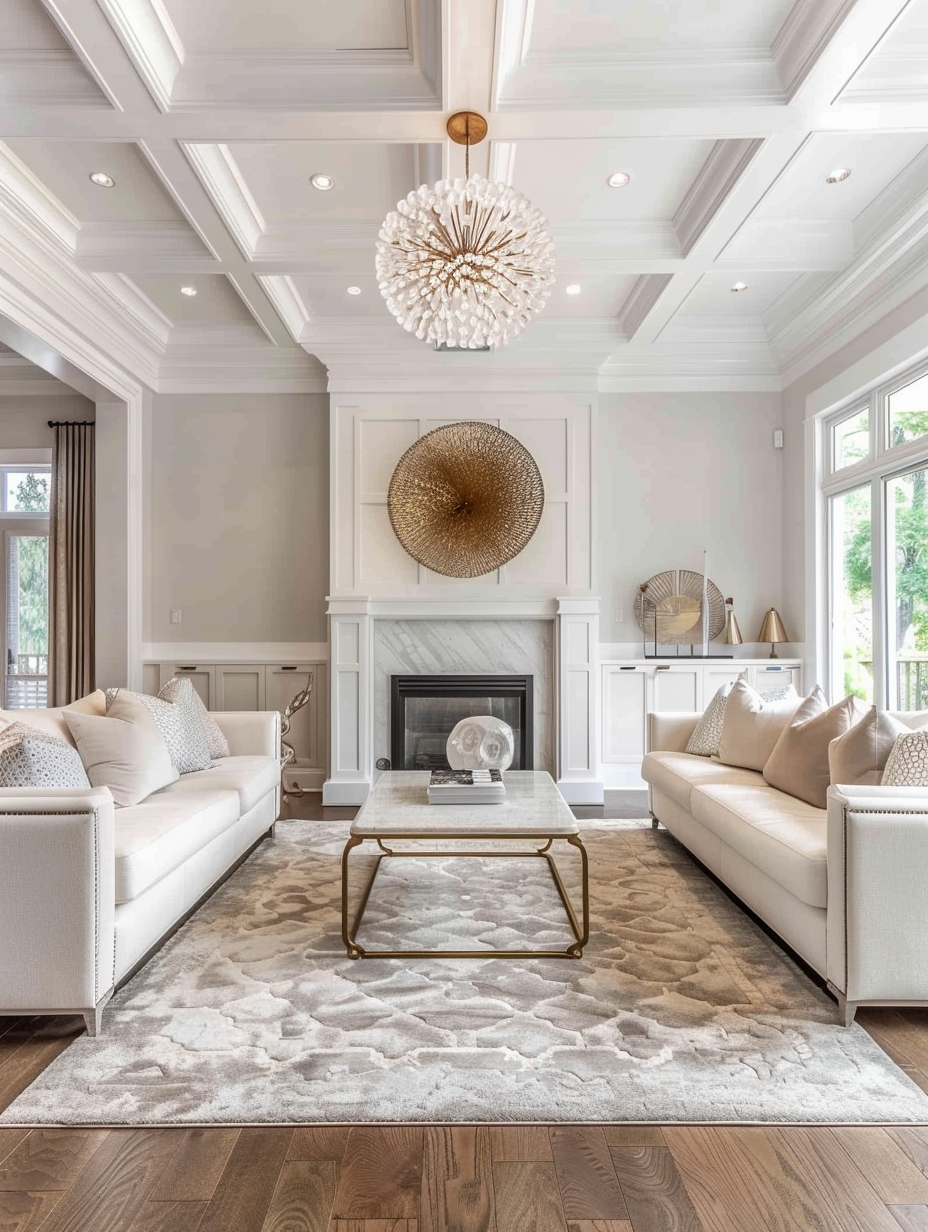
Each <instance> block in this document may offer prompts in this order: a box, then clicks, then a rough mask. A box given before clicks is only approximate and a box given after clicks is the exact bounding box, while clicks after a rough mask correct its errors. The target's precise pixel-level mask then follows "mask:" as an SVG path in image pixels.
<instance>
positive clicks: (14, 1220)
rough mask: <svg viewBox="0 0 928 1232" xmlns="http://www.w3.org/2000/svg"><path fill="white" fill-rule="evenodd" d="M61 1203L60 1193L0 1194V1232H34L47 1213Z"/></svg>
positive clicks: (52, 1191) (19, 1191)
mask: <svg viewBox="0 0 928 1232" xmlns="http://www.w3.org/2000/svg"><path fill="white" fill-rule="evenodd" d="M60 1201H61V1193H60V1192H58V1191H57V1190H48V1191H46V1192H45V1193H24V1192H23V1191H22V1190H9V1191H8V1192H6V1193H0V1232H36V1229H37V1228H38V1227H39V1226H40V1224H42V1223H44V1222H45V1219H46V1217H47V1216H48V1214H49V1212H50V1211H51V1210H52V1209H53V1208H54V1207H55V1205H56V1204H57V1203H58V1202H60Z"/></svg>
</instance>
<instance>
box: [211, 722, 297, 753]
mask: <svg viewBox="0 0 928 1232" xmlns="http://www.w3.org/2000/svg"><path fill="white" fill-rule="evenodd" d="M210 718H211V719H214V720H215V722H216V725H217V726H218V727H219V729H220V731H221V732H222V734H223V735H224V736H225V738H226V740H228V742H229V752H230V753H231V754H232V756H233V757H241V756H244V755H246V754H249V753H250V754H251V755H252V756H255V755H261V756H263V757H276V758H277V759H278V760H279V759H280V713H279V711H277V710H211V711H210Z"/></svg>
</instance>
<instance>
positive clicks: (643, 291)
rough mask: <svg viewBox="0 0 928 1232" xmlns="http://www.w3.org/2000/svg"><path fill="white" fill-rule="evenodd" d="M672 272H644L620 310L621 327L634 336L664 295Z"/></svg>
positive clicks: (624, 332)
mask: <svg viewBox="0 0 928 1232" xmlns="http://www.w3.org/2000/svg"><path fill="white" fill-rule="evenodd" d="M672 277H673V275H672V274H642V275H641V276H640V277H639V278H638V280H637V282H636V283H635V285H634V286H633V287H632V289H631V291H630V293H629V296H628V299H627V300H626V301H625V303H624V304H623V305H622V307H621V310H620V311H619V316H618V323H619V329H620V330H621V331H622V333H623V334H626V335H627V336H628V337H629V338H634V336H635V334H636V333H637V332H638V330H639V328H640V327H641V323H642V322H643V321H644V319H645V318H646V317H647V315H648V313H649V312H650V311H651V309H652V308H653V307H654V305H655V304H656V303H657V301H658V300H659V299H660V297H661V296H662V295H663V293H664V291H665V290H666V289H667V286H668V284H669V283H670V280H671V278H672Z"/></svg>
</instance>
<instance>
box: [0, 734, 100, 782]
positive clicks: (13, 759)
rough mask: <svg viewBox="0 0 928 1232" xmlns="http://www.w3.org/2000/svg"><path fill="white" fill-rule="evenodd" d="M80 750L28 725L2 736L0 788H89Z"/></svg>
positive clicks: (0, 736) (0, 747) (0, 735)
mask: <svg viewBox="0 0 928 1232" xmlns="http://www.w3.org/2000/svg"><path fill="white" fill-rule="evenodd" d="M89 786H90V780H89V779H88V778H87V772H86V771H85V770H84V766H83V763H82V762H81V759H80V755H79V754H78V752H77V749H75V748H74V746H73V745H72V744H69V743H68V742H67V741H66V740H60V739H59V738H58V737H57V736H52V735H50V734H49V733H48V732H44V731H40V730H39V729H38V728H35V727H29V726H27V724H25V723H19V722H16V723H10V724H9V726H7V727H4V729H3V731H2V733H0V787H89Z"/></svg>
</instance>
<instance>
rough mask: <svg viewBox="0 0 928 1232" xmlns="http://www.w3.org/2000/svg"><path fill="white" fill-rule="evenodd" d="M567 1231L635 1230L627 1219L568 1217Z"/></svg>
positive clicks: (607, 1231)
mask: <svg viewBox="0 0 928 1232" xmlns="http://www.w3.org/2000/svg"><path fill="white" fill-rule="evenodd" d="M567 1232H635V1229H634V1228H633V1227H632V1225H631V1224H630V1223H629V1222H628V1220H627V1219H568V1221H567Z"/></svg>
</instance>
